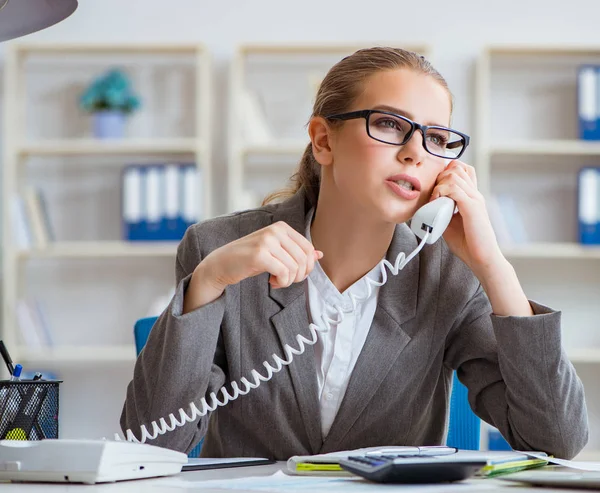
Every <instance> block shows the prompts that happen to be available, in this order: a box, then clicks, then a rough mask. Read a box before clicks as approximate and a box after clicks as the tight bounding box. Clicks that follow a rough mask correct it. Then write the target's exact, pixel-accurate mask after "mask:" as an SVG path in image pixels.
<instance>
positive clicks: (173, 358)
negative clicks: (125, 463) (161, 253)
mask: <svg viewBox="0 0 600 493" xmlns="http://www.w3.org/2000/svg"><path fill="white" fill-rule="evenodd" d="M198 235H199V231H198V228H197V226H193V227H191V228H188V230H187V232H186V234H185V236H184V238H183V240H182V241H181V243H180V245H179V247H178V250H177V259H176V284H177V287H176V292H175V295H174V297H173V299H172V300H171V302H170V304H169V306H168V307H167V308H166V309H165V311H164V312H163V313H162V314H161V315H160V317H159V318H158V320H157V322H156V323H155V325H154V327H153V328H152V331H151V332H150V335H149V337H148V340H147V342H146V345H145V346H144V348H143V350H142V351H141V353H140V355H139V356H138V358H137V361H136V363H135V368H134V373H133V379H132V380H131V382H130V383H129V385H128V387H127V397H126V400H125V404H124V406H123V411H122V413H121V428H122V429H123V432H126V430H127V429H130V430H131V431H132V432H133V434H134V435H135V436H136V438H138V440H139V439H141V429H140V427H141V426H142V425H145V426H146V428H147V429H148V432H149V433H150V434H153V433H154V430H153V428H152V425H151V423H152V422H157V424H159V423H160V420H161V418H164V419H165V421H166V424H167V425H169V427H170V426H171V422H172V417H171V414H174V415H175V417H176V418H177V420H178V421H181V417H180V409H181V408H183V410H184V411H185V412H186V414H187V415H188V416H191V410H190V405H189V404H190V402H194V403H195V404H196V406H198V408H199V409H200V408H201V406H200V400H201V399H202V398H203V397H205V396H206V398H207V400H208V402H209V403H210V402H211V400H210V399H209V398H208V396H209V395H210V393H211V392H213V391H214V392H217V391H218V390H219V388H220V387H221V386H222V385H223V384H224V382H225V379H226V377H225V371H226V370H225V369H226V362H225V356H224V350H223V347H222V343H221V339H220V335H219V334H220V326H221V322H222V320H223V315H224V310H225V293H224V294H223V295H221V296H220V297H219V298H218V299H216V300H215V301H213V302H212V303H209V304H207V305H205V306H202V307H200V308H198V309H196V310H194V311H192V312H189V313H186V314H185V315H183V314H182V312H183V300H184V295H185V292H186V289H187V287H188V284H189V282H190V278H191V276H192V273H193V271H194V269H195V267H196V266H197V265H198V264H199V263H200V261H201V260H202V255H201V251H200V246H199V242H198ZM209 414H210V413H209ZM209 414H207V415H206V416H204V417H202V418H200V419H199V420H198V419H196V420H195V421H194V422H186V423H185V424H184V425H183V426H181V427H177V428H175V430H173V431H168V432H167V433H165V434H163V435H159V436H158V437H157V438H156V439H150V440H146V443H150V444H153V445H158V446H162V447H167V448H171V449H174V450H179V451H181V452H185V453H189V451H190V450H191V449H192V448H194V446H195V445H196V444H197V443H198V442H199V441H200V439H201V438H202V437H203V436H204V434H205V433H206V430H207V426H208V418H209ZM160 427H161V428H165V424H164V423H163V424H162V425H160Z"/></svg>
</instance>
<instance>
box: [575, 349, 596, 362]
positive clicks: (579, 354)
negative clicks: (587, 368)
mask: <svg viewBox="0 0 600 493" xmlns="http://www.w3.org/2000/svg"><path fill="white" fill-rule="evenodd" d="M567 356H568V357H569V359H570V360H571V361H572V362H573V363H600V348H575V349H567Z"/></svg>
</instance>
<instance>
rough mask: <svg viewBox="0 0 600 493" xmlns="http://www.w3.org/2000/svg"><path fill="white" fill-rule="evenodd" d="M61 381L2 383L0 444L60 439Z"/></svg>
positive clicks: (0, 386)
mask: <svg viewBox="0 0 600 493" xmlns="http://www.w3.org/2000/svg"><path fill="white" fill-rule="evenodd" d="M60 383H62V380H21V381H18V382H14V381H10V380H0V440H42V439H44V438H58V391H59V384H60Z"/></svg>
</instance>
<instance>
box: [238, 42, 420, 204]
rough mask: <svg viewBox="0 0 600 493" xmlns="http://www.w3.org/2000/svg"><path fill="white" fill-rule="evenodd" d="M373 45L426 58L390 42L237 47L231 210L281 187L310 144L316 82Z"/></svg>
mask: <svg viewBox="0 0 600 493" xmlns="http://www.w3.org/2000/svg"><path fill="white" fill-rule="evenodd" d="M376 45H380V46H381V45H388V46H400V47H402V48H405V49H408V50H412V51H416V52H418V53H421V54H423V55H425V56H428V55H429V49H428V47H426V46H425V45H417V44H412V45H406V44H398V43H393V42H387V43H381V42H379V43H364V44H360V45H358V44H288V45H269V44H267V45H256V44H251V45H241V46H239V47H238V49H237V50H236V53H235V54H234V58H233V60H232V64H231V70H230V104H229V108H230V114H229V128H228V139H229V159H228V165H229V172H228V181H229V183H228V191H229V205H228V209H229V210H230V211H234V210H239V209H243V208H247V207H254V206H257V205H260V201H261V200H262V198H263V197H264V196H265V195H266V194H267V193H269V192H271V191H274V190H276V189H279V188H282V187H283V186H285V184H286V182H287V179H288V178H289V177H290V176H291V175H292V174H293V172H294V170H295V169H296V167H297V164H298V162H299V161H300V158H301V156H302V153H303V152H304V149H305V148H306V145H307V144H308V142H309V138H308V135H307V133H306V129H305V124H306V123H307V122H308V119H309V117H310V114H311V112H312V104H313V102H314V95H315V93H316V88H317V87H318V84H319V82H320V80H322V78H323V77H324V76H325V74H326V73H327V71H328V70H329V68H331V66H333V65H334V64H335V63H336V62H337V61H339V60H341V59H342V58H343V57H344V56H347V55H349V54H351V53H353V52H355V51H356V50H358V49H361V48H365V47H370V46H376ZM261 91H263V92H261ZM248 127H254V131H252V130H250V131H248ZM257 128H260V129H263V130H266V131H265V132H262V133H261V132H256V129H257ZM265 133H266V134H268V135H265ZM249 134H253V135H249ZM257 134H258V135H257Z"/></svg>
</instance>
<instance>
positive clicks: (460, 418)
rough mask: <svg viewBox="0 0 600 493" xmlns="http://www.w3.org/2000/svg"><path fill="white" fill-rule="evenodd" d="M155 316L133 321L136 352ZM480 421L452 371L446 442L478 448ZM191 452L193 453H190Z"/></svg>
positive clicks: (473, 448)
mask: <svg viewBox="0 0 600 493" xmlns="http://www.w3.org/2000/svg"><path fill="white" fill-rule="evenodd" d="M156 319H157V317H147V318H141V319H140V320H138V321H137V322H136V323H135V326H134V329H133V333H134V336H135V349H136V351H137V354H140V351H141V350H142V348H143V347H144V344H146V339H148V335H149V334H150V330H151V329H152V326H153V325H154V322H156ZM480 427H481V421H480V419H479V418H478V417H477V416H476V415H475V413H474V412H473V411H472V410H471V406H470V405H469V401H468V399H467V388H466V387H465V386H464V385H463V384H462V383H460V381H459V380H458V378H457V377H456V372H454V377H453V383H452V395H451V397H450V424H449V426H448V439H447V440H446V444H447V445H448V446H450V447H456V448H459V449H465V450H479V438H480ZM201 447H202V442H200V443H199V444H198V445H197V446H196V447H194V449H193V450H192V451H191V452H190V454H189V456H190V457H199V454H200V448H201ZM192 454H193V455H192Z"/></svg>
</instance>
